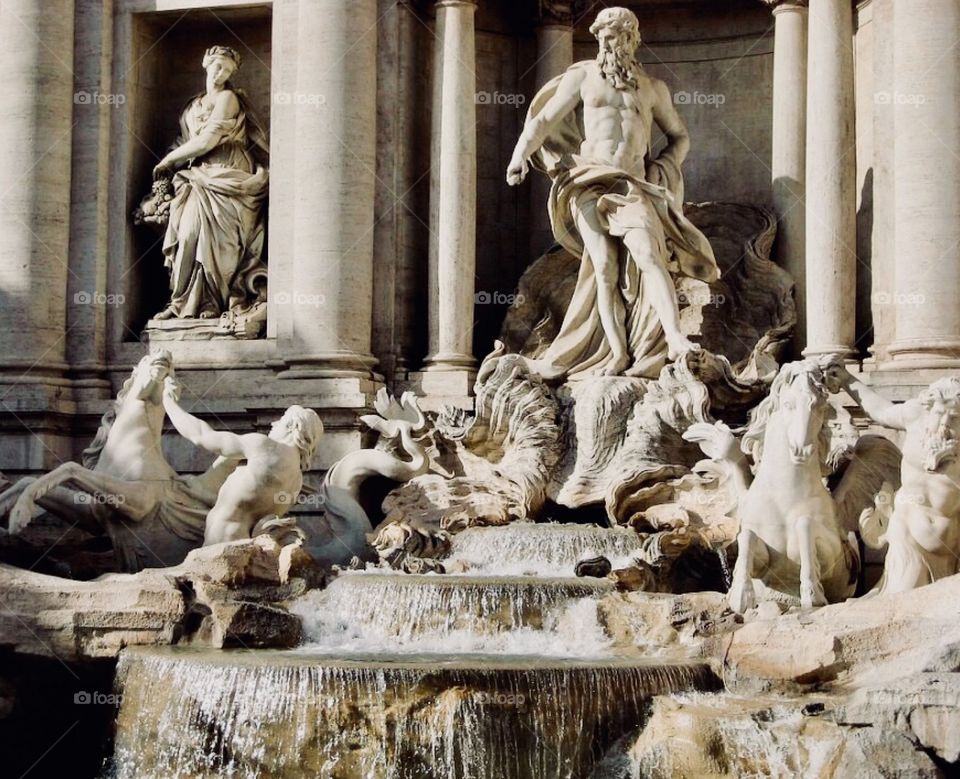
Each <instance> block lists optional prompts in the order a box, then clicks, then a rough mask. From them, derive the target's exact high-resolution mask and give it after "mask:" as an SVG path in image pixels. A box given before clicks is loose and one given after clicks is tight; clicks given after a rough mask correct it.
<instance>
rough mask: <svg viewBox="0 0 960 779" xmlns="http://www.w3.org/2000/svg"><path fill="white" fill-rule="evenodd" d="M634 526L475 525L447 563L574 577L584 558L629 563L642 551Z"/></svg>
mask: <svg viewBox="0 0 960 779" xmlns="http://www.w3.org/2000/svg"><path fill="white" fill-rule="evenodd" d="M641 543H642V542H641V539H640V536H638V535H637V534H636V533H635V532H634V531H633V530H630V529H629V528H622V527H617V528H602V527H597V526H596V525H573V524H536V523H533V522H515V523H513V524H512V525H507V526H506V527H475V528H469V529H467V530H464V531H463V532H461V533H458V534H457V535H455V536H454V537H453V545H452V547H451V549H450V554H449V555H448V556H447V560H446V563H447V564H448V565H449V566H451V567H454V566H455V564H457V563H460V564H462V566H463V567H465V568H466V570H465V571H464V572H465V573H466V574H468V575H469V574H474V575H487V576H489V575H491V574H495V575H500V576H509V575H521V576H522V575H532V576H573V575H574V567H575V566H576V564H577V563H578V562H580V561H581V560H586V559H588V558H591V557H601V556H602V557H606V558H607V559H609V560H610V562H611V563H612V564H613V567H614V568H620V567H624V566H627V565H629V564H630V561H631V560H632V559H633V558H634V557H636V556H637V554H638V553H639V552H640V551H641Z"/></svg>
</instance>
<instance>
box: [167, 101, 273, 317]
mask: <svg viewBox="0 0 960 779" xmlns="http://www.w3.org/2000/svg"><path fill="white" fill-rule="evenodd" d="M234 93H235V94H236V95H237V98H238V100H239V101H240V111H239V113H238V114H237V116H236V117H234V118H233V119H229V120H224V121H215V120H213V119H212V118H211V116H210V114H211V110H208V109H205V108H204V107H203V104H202V102H201V97H202V96H198V97H196V98H194V99H193V100H191V101H190V103H189V104H188V105H187V107H186V109H185V110H184V111H183V114H182V115H181V117H180V132H181V137H180V139H179V143H184V142H185V141H187V140H189V139H191V138H195V137H197V136H198V135H200V134H202V133H205V132H210V131H213V132H215V133H217V134H218V135H219V136H220V143H219V144H217V146H216V148H214V149H213V150H212V151H210V152H209V153H208V154H206V155H205V156H203V157H202V158H200V159H198V160H195V161H194V162H193V164H192V165H191V166H190V167H187V168H184V169H183V170H181V171H179V172H178V173H177V174H176V175H175V176H174V178H173V185H174V191H175V194H174V198H173V202H172V203H171V204H170V221H169V223H168V225H167V232H166V235H165V237H164V241H163V254H164V262H165V265H166V267H167V268H169V269H170V289H171V293H172V294H171V299H170V303H169V307H170V308H171V309H172V310H173V313H174V315H175V316H177V317H197V316H200V314H202V313H206V314H208V315H213V316H219V315H220V314H222V313H223V312H224V311H227V310H228V309H231V308H234V307H236V306H239V305H242V304H243V303H244V302H245V301H247V300H248V299H250V298H251V297H252V296H254V295H255V294H256V290H255V289H253V284H254V283H257V282H261V283H262V281H263V276H264V273H265V269H264V266H263V264H262V262H261V255H262V253H263V242H264V223H265V219H264V211H265V209H264V208H263V204H264V201H265V200H266V197H267V188H268V186H267V185H268V173H267V169H266V167H264V165H262V164H261V163H260V162H258V161H257V159H256V158H255V157H254V154H253V153H252V152H254V151H262V152H264V153H265V152H266V143H265V139H264V138H263V135H262V132H261V131H260V129H259V127H258V126H257V125H256V123H255V122H254V121H253V120H252V118H250V117H249V116H248V111H247V106H246V100H245V99H244V96H243V93H242V92H241V91H240V90H234ZM178 145H179V144H178Z"/></svg>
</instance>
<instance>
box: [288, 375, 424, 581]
mask: <svg viewBox="0 0 960 779" xmlns="http://www.w3.org/2000/svg"><path fill="white" fill-rule="evenodd" d="M374 409H375V410H376V412H377V413H376V414H365V415H364V416H362V417H360V420H361V421H362V422H363V423H364V424H365V425H366V426H367V427H369V428H371V429H372V430H375V431H376V432H377V433H379V434H380V440H379V441H378V443H377V448H375V449H360V450H358V451H354V452H350V453H349V454H346V455H344V456H343V457H342V458H340V460H338V461H337V462H336V463H334V464H333V465H332V466H331V468H330V470H329V471H327V474H326V476H325V477H324V481H323V485H322V487H321V489H320V502H321V503H322V505H323V511H324V516H323V517H322V518H320V519H317V520H313V519H303V520H301V521H300V522H299V526H300V529H301V530H302V531H303V533H304V536H305V539H304V547H305V548H306V550H307V551H308V552H309V553H310V554H311V555H312V556H313V558H314V559H315V560H317V561H318V562H320V563H322V564H325V565H344V564H346V563H348V562H350V559H351V558H352V557H354V556H362V555H363V553H364V552H365V551H366V550H368V549H369V544H368V538H367V536H368V534H371V533H372V532H373V525H372V524H371V522H370V518H369V517H368V516H367V512H366V510H365V509H364V508H363V506H362V505H361V500H360V499H361V494H360V492H361V488H362V486H363V484H364V482H365V481H366V480H367V479H370V478H372V477H377V476H379V477H385V478H387V479H391V480H393V481H396V482H401V483H402V482H407V481H409V480H410V479H413V478H415V477H417V476H420V475H421V474H423V473H426V471H427V469H428V468H429V465H430V458H429V455H428V454H427V451H426V449H425V448H424V446H423V444H422V443H421V442H420V441H419V440H418V434H419V433H421V432H422V431H423V430H424V428H425V427H426V423H427V422H426V418H425V417H424V415H423V412H422V411H421V410H420V408H419V406H418V405H417V398H416V396H415V395H414V394H413V393H412V392H405V393H404V394H403V395H402V396H401V398H400V401H399V402H397V400H396V399H394V398H393V397H391V396H390V395H389V394H388V393H387V390H386V388H381V389H380V391H379V392H378V393H377V398H376V401H375V402H374Z"/></svg>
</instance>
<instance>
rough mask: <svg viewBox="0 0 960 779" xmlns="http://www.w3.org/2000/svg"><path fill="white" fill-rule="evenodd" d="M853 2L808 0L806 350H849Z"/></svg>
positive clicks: (852, 320)
mask: <svg viewBox="0 0 960 779" xmlns="http://www.w3.org/2000/svg"><path fill="white" fill-rule="evenodd" d="M853 85H854V74H853V4H852V3H851V2H850V0H810V16H809V34H808V49H807V116H809V117H810V121H809V122H807V168H806V170H807V181H806V189H807V191H808V192H810V193H815V196H812V197H808V198H807V205H806V228H807V238H806V284H805V288H806V313H807V339H806V341H807V347H806V349H805V350H804V354H805V355H817V354H837V355H843V356H853V354H854V349H853V343H854V337H855V335H854V331H855V326H856V261H857V260H856V249H855V247H856V230H857V222H856V217H857V213H856V212H857V201H856V182H857V179H856V155H855V153H854V143H855V136H854V121H855V119H854V117H855V111H854V91H853Z"/></svg>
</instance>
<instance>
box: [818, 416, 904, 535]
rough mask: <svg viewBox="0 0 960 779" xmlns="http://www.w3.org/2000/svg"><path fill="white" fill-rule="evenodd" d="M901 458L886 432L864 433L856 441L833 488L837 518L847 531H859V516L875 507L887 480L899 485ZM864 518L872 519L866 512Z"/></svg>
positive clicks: (896, 487)
mask: <svg viewBox="0 0 960 779" xmlns="http://www.w3.org/2000/svg"><path fill="white" fill-rule="evenodd" d="M901 459H902V455H901V453H900V450H899V449H898V448H897V447H896V446H895V445H894V444H893V443H891V442H890V441H888V440H887V439H886V438H884V437H883V436H878V435H865V436H861V438H860V439H859V440H858V441H857V444H856V446H854V448H853V452H852V455H851V458H850V461H849V463H848V464H847V467H846V469H845V470H844V472H843V476H842V477H841V479H840V483H839V484H838V485H837V487H836V489H834V491H833V499H834V502H835V503H836V506H837V519H838V520H839V522H840V525H841V527H843V529H844V531H845V532H848V533H849V532H851V531H853V532H855V533H859V532H860V516H861V514H862V513H864V510H865V509H872V508H873V507H874V500H875V498H876V495H877V494H878V493H879V492H880V491H881V488H882V487H883V485H884V482H886V483H888V485H891V486H892V487H893V491H896V490H898V489H900V460H901ZM871 516H872V514H871ZM864 521H865V522H869V521H870V520H869V516H865V517H864ZM867 535H872V534H871V533H869V532H868V533H867Z"/></svg>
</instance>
